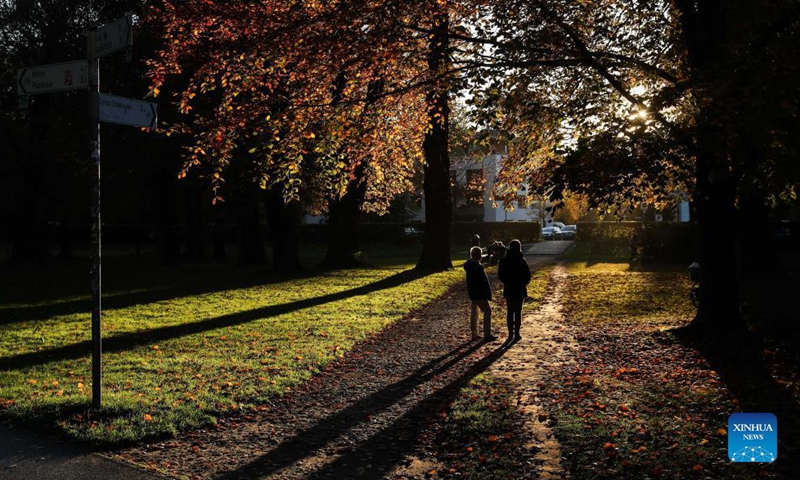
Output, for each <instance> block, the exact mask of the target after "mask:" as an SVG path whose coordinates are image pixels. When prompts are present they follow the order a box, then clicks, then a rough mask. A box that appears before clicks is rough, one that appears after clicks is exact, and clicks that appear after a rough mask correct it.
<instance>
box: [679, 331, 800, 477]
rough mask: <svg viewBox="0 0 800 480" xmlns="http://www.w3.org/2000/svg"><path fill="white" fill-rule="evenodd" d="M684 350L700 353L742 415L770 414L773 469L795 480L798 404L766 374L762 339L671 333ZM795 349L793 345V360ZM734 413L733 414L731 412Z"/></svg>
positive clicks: (799, 449)
mask: <svg viewBox="0 0 800 480" xmlns="http://www.w3.org/2000/svg"><path fill="white" fill-rule="evenodd" d="M672 332H673V334H674V335H675V337H676V338H677V339H678V340H680V342H681V343H683V344H684V345H685V346H687V347H690V348H693V349H695V350H697V351H698V352H700V353H701V354H702V355H703V357H704V358H705V359H706V361H707V362H708V364H709V365H710V366H711V368H712V369H714V370H715V371H716V372H717V373H718V374H719V376H720V378H721V379H722V381H723V383H724V384H725V386H726V387H727V388H728V390H729V391H730V393H731V394H732V395H733V396H734V398H736V399H737V400H738V401H739V406H740V408H741V411H743V412H752V413H758V412H768V413H773V414H775V416H776V417H777V419H778V458H779V460H778V461H777V462H776V463H775V464H774V465H773V468H775V469H776V470H778V471H779V472H781V473H782V474H785V475H786V477H784V478H787V479H788V478H796V476H795V475H796V472H797V471H798V469H800V455H798V454H800V436H798V435H797V433H796V432H797V428H798V427H800V404H799V403H798V399H796V398H794V397H793V396H792V394H791V393H790V392H789V391H788V390H787V389H786V388H785V387H784V386H781V385H780V384H779V383H778V382H777V381H776V379H775V378H774V377H773V375H772V373H770V369H769V366H768V365H767V363H766V362H765V360H764V338H763V337H762V336H760V335H757V334H753V333H747V334H739V335H724V334H719V335H717V336H714V337H712V336H710V335H709V334H700V333H698V332H696V331H693V330H691V329H686V328H683V329H674V330H673V331H672ZM797 347H798V345H797V344H795V345H794V346H793V347H792V348H793V349H794V353H793V355H794V358H796V355H797V351H796V349H797ZM731 413H734V412H731Z"/></svg>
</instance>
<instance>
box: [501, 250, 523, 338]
mask: <svg viewBox="0 0 800 480" xmlns="http://www.w3.org/2000/svg"><path fill="white" fill-rule="evenodd" d="M497 278H499V279H500V281H501V282H503V296H504V297H505V299H506V308H507V313H506V322H507V323H508V339H509V341H511V340H512V339H513V340H515V341H519V340H522V336H521V335H520V327H521V326H522V303H523V302H524V301H525V297H527V296H528V288H527V287H528V283H529V282H530V281H531V268H530V267H529V266H528V262H527V261H525V257H523V256H522V244H521V243H520V241H519V240H512V241H511V243H510V244H509V245H508V253H506V256H505V258H503V259H502V260H500V266H499V267H498V268H497Z"/></svg>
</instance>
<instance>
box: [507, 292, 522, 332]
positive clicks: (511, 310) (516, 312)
mask: <svg viewBox="0 0 800 480" xmlns="http://www.w3.org/2000/svg"><path fill="white" fill-rule="evenodd" d="M522 301H523V299H521V298H509V299H507V302H508V322H509V325H510V326H509V332H512V331H513V333H514V335H513V336H514V338H516V339H517V340H519V338H520V336H519V329H520V326H521V324H522Z"/></svg>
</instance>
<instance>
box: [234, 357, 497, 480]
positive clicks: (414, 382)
mask: <svg viewBox="0 0 800 480" xmlns="http://www.w3.org/2000/svg"><path fill="white" fill-rule="evenodd" d="M509 347H510V344H508V343H505V344H503V345H501V346H499V347H498V348H496V349H495V350H494V351H492V352H490V353H489V354H488V355H486V356H485V357H483V358H482V359H480V360H479V361H477V362H476V363H474V364H473V365H471V366H470V367H469V368H468V369H467V370H466V371H465V372H464V373H462V374H461V375H459V376H458V377H456V379H455V380H453V381H451V382H450V383H449V384H447V385H445V386H444V387H443V388H441V389H439V390H438V391H436V392H434V393H433V394H432V395H429V396H427V397H425V398H424V399H422V400H421V401H419V402H417V403H416V404H415V405H414V406H413V407H412V408H410V409H409V410H408V411H407V412H406V413H405V414H403V415H402V416H401V417H399V418H398V419H397V420H396V421H395V422H393V423H392V424H391V425H388V426H386V427H384V428H382V429H381V430H380V431H379V432H377V433H375V434H373V435H371V436H369V437H368V438H365V439H363V440H362V441H361V442H360V443H359V444H358V445H357V446H354V447H353V448H351V449H349V451H347V452H344V453H343V454H341V455H340V456H339V457H338V458H336V459H335V460H334V461H333V462H332V463H330V464H327V465H325V466H323V467H321V468H319V469H318V470H317V471H316V472H312V473H310V474H309V475H308V477H307V478H309V479H310V478H333V479H344V478H382V475H385V474H386V473H388V472H390V471H391V469H392V468H394V467H396V466H398V465H399V463H400V461H401V460H402V459H403V458H404V457H405V456H406V455H408V454H409V453H410V452H412V451H413V447H414V445H415V443H416V441H417V438H418V437H419V435H420V433H422V432H423V431H424V429H425V428H426V427H427V426H428V425H429V423H430V422H431V420H432V419H433V418H434V416H435V415H436V413H437V412H438V411H439V410H440V409H441V408H443V407H445V406H447V405H449V404H450V402H451V401H452V399H453V398H455V396H456V395H457V394H458V392H459V391H460V390H461V389H462V388H463V387H464V386H466V385H467V383H468V382H469V381H470V380H471V379H472V378H474V377H475V376H477V375H478V374H480V373H481V372H483V371H485V370H486V369H487V368H488V367H489V366H490V365H491V364H492V363H493V362H495V361H496V360H497V359H499V358H500V357H501V356H502V355H503V354H504V353H505V352H506V350H508V348H509ZM478 348H480V344H476V345H473V346H472V347H470V348H468V349H466V350H463V351H461V352H459V353H457V355H455V356H453V358H451V359H450V360H448V361H447V362H445V363H443V364H441V365H439V366H436V365H437V364H438V363H440V362H441V361H442V360H444V359H445V358H447V357H448V356H450V355H451V354H453V353H455V352H458V351H459V350H460V349H461V347H459V348H458V349H456V350H454V351H452V352H450V354H448V355H445V356H442V357H439V358H437V359H435V360H433V361H431V362H429V363H428V364H426V365H425V366H423V367H422V368H420V369H418V370H417V371H416V372H414V373H413V374H411V375H409V376H407V377H405V378H404V379H403V380H401V381H399V382H396V383H394V384H391V385H389V386H387V387H385V388H383V389H381V390H379V391H377V392H375V393H373V394H372V395H369V396H368V397H365V398H363V399H362V400H360V401H358V402H356V403H354V404H353V405H351V406H350V407H348V408H346V409H345V410H343V411H340V412H337V413H335V414H333V415H330V416H328V417H326V418H324V419H322V420H321V421H319V422H317V423H316V424H314V425H313V426H312V427H310V428H308V429H305V430H303V431H301V432H299V433H298V434H297V435H295V436H294V437H293V438H291V439H289V440H288V441H285V442H282V443H281V444H280V445H278V447H277V448H275V449H274V450H272V451H270V452H269V453H267V454H265V455H262V456H261V457H259V458H257V459H255V460H254V461H252V462H250V463H249V464H247V465H245V466H243V467H240V468H238V469H236V470H235V471H233V472H229V473H227V474H225V475H222V476H221V477H220V478H221V479H223V480H238V479H240V478H259V477H263V476H267V475H273V474H278V473H279V472H281V471H283V470H285V469H286V468H289V467H291V466H292V465H293V464H295V463H297V462H300V461H302V460H304V459H306V458H308V457H310V456H312V455H313V454H314V453H315V452H317V451H318V450H319V449H321V448H323V447H325V446H326V445H327V444H329V443H330V442H332V441H334V440H335V439H337V438H338V437H340V436H342V435H344V434H345V433H347V432H349V431H351V430H353V429H356V428H358V426H359V424H362V423H364V422H368V419H369V418H370V417H371V416H374V415H377V414H379V413H380V412H382V411H384V410H386V409H389V408H390V407H392V406H394V405H395V404H397V403H399V402H401V401H403V399H404V398H405V397H407V396H408V395H410V394H411V393H412V392H413V391H414V389H415V388H416V387H418V386H420V385H421V384H423V383H424V382H427V381H430V380H431V379H433V378H434V377H437V376H439V375H442V374H443V373H445V372H446V371H447V370H449V369H451V368H453V367H454V366H455V365H456V364H458V363H459V362H461V361H463V360H464V359H465V358H466V357H468V356H469V355H470V354H472V353H473V352H474V351H476V350H477V349H478ZM434 367H435V368H434ZM365 460H366V461H365ZM356 467H358V468H356Z"/></svg>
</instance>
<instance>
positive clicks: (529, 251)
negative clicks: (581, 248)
mask: <svg viewBox="0 0 800 480" xmlns="http://www.w3.org/2000/svg"><path fill="white" fill-rule="evenodd" d="M573 243H574V242H573V241H572V240H545V241H542V242H537V243H532V244H525V247H527V248H525V255H561V254H562V253H564V252H565V251H566V250H567V248H569V247H570V245H572V244H573Z"/></svg>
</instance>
